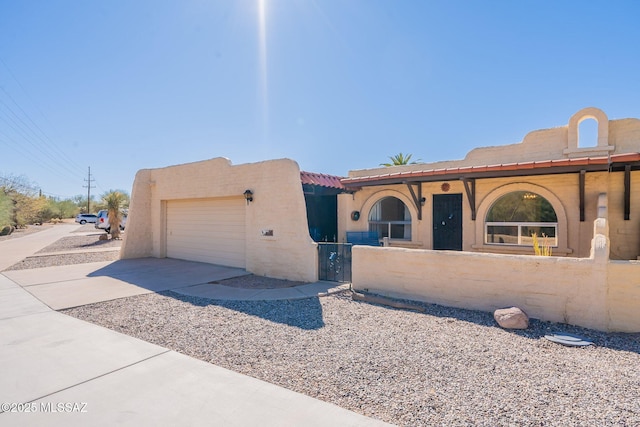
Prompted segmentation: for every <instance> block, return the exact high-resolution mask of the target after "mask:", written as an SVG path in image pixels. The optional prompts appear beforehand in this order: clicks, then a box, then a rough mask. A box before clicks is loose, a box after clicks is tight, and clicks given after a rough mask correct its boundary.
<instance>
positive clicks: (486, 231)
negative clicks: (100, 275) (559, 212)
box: [484, 221, 558, 248]
mask: <svg viewBox="0 0 640 427" xmlns="http://www.w3.org/2000/svg"><path fill="white" fill-rule="evenodd" d="M492 226H493V227H517V228H518V236H517V238H518V243H506V242H503V243H501V242H490V241H489V227H492ZM522 227H545V228H553V229H554V237H553V238H551V237H549V236H546V238H547V239H553V242H552V244H550V245H549V246H551V247H552V248H557V247H558V222H508V221H507V222H505V221H502V222H496V221H492V222H488V221H485V223H484V244H485V245H496V246H524V247H530V246H531V245H532V244H531V243H523V242H522V237H523V233H522ZM527 237H528V236H527Z"/></svg>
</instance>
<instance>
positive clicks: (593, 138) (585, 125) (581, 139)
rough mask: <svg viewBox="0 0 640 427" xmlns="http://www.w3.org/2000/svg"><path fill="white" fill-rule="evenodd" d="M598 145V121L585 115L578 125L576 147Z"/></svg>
mask: <svg viewBox="0 0 640 427" xmlns="http://www.w3.org/2000/svg"><path fill="white" fill-rule="evenodd" d="M597 146H598V121H597V120H596V119H594V118H592V117H585V118H584V119H582V121H580V124H579V125H578V148H589V147H597Z"/></svg>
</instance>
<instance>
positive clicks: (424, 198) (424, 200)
mask: <svg viewBox="0 0 640 427" xmlns="http://www.w3.org/2000/svg"><path fill="white" fill-rule="evenodd" d="M425 203H427V198H426V197H423V198H421V199H420V204H421V205H422V206H424V205H425Z"/></svg>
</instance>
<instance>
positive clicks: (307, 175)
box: [300, 171, 344, 190]
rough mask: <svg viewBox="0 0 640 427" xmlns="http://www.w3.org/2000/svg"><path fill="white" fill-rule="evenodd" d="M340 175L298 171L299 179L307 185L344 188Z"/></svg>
mask: <svg viewBox="0 0 640 427" xmlns="http://www.w3.org/2000/svg"><path fill="white" fill-rule="evenodd" d="M342 179H343V178H342V177H339V176H333V175H326V174H323V173H315V172H304V171H301V172H300V180H301V181H302V183H303V184H309V185H319V186H321V187H328V188H338V189H340V190H344V185H342V182H341V180H342Z"/></svg>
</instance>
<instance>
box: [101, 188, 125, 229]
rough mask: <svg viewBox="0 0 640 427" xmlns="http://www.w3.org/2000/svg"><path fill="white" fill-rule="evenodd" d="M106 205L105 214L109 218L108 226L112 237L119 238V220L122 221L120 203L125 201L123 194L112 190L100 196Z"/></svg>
mask: <svg viewBox="0 0 640 427" xmlns="http://www.w3.org/2000/svg"><path fill="white" fill-rule="evenodd" d="M102 200H103V201H104V203H105V204H106V205H107V216H108V218H109V228H110V229H111V230H110V233H111V238H112V239H119V238H120V222H121V221H122V213H121V209H122V204H123V203H124V201H125V195H124V194H122V193H121V192H119V191H112V192H110V193H107V194H106V195H104V196H103V197H102Z"/></svg>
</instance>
